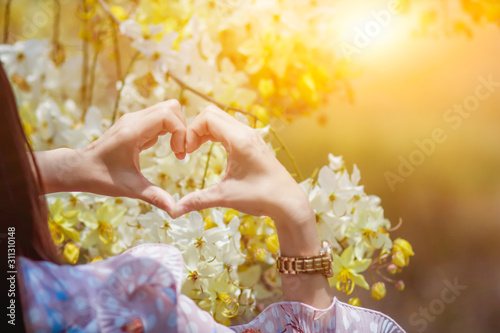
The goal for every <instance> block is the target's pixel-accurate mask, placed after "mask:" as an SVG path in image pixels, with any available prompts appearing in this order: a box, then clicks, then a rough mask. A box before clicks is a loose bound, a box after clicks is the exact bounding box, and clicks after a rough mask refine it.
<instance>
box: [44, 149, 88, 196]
mask: <svg viewBox="0 0 500 333" xmlns="http://www.w3.org/2000/svg"><path fill="white" fill-rule="evenodd" d="M35 158H36V161H37V164H38V167H39V169H40V173H41V177H42V182H43V185H44V188H45V192H46V193H54V192H69V191H81V188H82V186H83V185H84V184H85V182H86V181H85V179H84V175H83V174H82V170H83V171H84V170H85V169H86V167H85V166H84V160H85V158H84V154H83V152H82V151H81V150H73V149H69V148H58V149H53V150H48V151H39V152H36V153H35Z"/></svg>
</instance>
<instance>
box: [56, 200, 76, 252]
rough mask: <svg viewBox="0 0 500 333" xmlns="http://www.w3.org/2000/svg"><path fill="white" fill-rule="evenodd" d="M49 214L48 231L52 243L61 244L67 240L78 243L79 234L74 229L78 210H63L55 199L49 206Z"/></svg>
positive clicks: (60, 203)
mask: <svg viewBox="0 0 500 333" xmlns="http://www.w3.org/2000/svg"><path fill="white" fill-rule="evenodd" d="M49 212H50V213H49V229H50V232H51V234H52V239H53V240H54V243H56V244H61V243H63V242H64V241H66V240H68V239H71V240H73V241H75V242H79V241H80V234H79V232H78V231H77V230H76V229H75V225H76V224H77V223H78V215H79V214H80V211H79V210H65V209H64V206H63V202H62V201H61V199H57V200H56V201H55V202H54V203H53V204H52V205H50V207H49Z"/></svg>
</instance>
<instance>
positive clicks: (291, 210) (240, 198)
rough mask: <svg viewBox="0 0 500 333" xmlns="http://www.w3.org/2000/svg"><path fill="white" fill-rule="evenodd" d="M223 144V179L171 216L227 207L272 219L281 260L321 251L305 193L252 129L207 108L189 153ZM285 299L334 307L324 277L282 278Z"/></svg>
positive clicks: (191, 129) (190, 133)
mask: <svg viewBox="0 0 500 333" xmlns="http://www.w3.org/2000/svg"><path fill="white" fill-rule="evenodd" d="M208 140H210V141H213V142H221V143H222V145H223V146H224V148H226V150H227V155H228V157H227V167H226V174H225V175H224V177H223V179H222V180H221V181H220V182H219V183H218V184H217V185H214V186H212V187H209V188H206V189H203V190H198V191H196V192H191V193H189V194H187V195H186V196H184V197H183V198H181V199H180V200H179V201H178V202H177V204H176V208H175V209H174V217H178V216H181V215H183V214H184V213H187V212H189V211H193V210H201V209H204V208H210V207H229V208H234V209H236V210H238V211H240V212H243V213H247V214H250V215H254V216H260V215H266V216H269V217H270V218H272V219H273V220H274V223H275V225H276V232H277V235H278V240H279V244H280V252H281V254H282V255H284V256H309V255H317V254H319V251H320V249H321V245H320V240H319V236H318V231H317V228H316V219H315V215H314V210H313V209H312V206H311V204H310V202H309V200H308V198H307V196H306V194H305V192H304V191H302V189H301V188H300V187H299V185H298V184H297V183H296V182H295V180H294V179H293V178H292V176H291V175H290V174H289V173H288V171H287V170H286V169H285V168H284V167H283V166H282V165H281V164H280V163H279V162H278V160H277V159H276V158H275V157H274V154H273V153H272V151H271V150H270V149H269V147H268V146H267V145H266V143H265V142H264V140H263V139H262V138H261V137H260V136H259V134H258V133H257V131H256V130H254V129H252V128H250V127H248V126H246V125H244V124H242V123H240V122H239V121H238V120H236V119H235V118H233V117H232V116H230V115H228V114H227V113H226V112H224V111H222V110H221V109H219V108H217V107H215V106H209V107H207V108H206V109H205V110H204V111H203V112H202V113H200V114H199V115H198V116H197V117H196V118H195V119H194V120H193V122H192V123H191V124H190V125H189V126H188V127H187V130H186V149H185V151H186V152H187V153H192V152H193V151H195V150H196V149H198V147H200V145H202V144H203V143H204V142H206V141H208ZM281 282H282V288H283V298H284V300H286V301H299V302H304V303H307V304H310V305H312V306H314V307H317V308H326V307H328V306H330V304H331V303H332V298H331V296H330V294H329V285H328V280H327V279H326V277H325V276H324V275H322V274H319V273H318V274H302V273H300V274H297V275H292V274H282V276H281Z"/></svg>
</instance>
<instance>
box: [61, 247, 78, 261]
mask: <svg viewBox="0 0 500 333" xmlns="http://www.w3.org/2000/svg"><path fill="white" fill-rule="evenodd" d="M63 256H64V259H66V261H67V262H69V263H70V264H72V265H74V264H76V262H77V261H78V257H79V256H80V248H78V246H77V245H76V244H75V243H71V242H70V243H67V244H66V245H65V246H64V251H63Z"/></svg>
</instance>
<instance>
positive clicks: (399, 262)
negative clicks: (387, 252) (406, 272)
mask: <svg viewBox="0 0 500 333" xmlns="http://www.w3.org/2000/svg"><path fill="white" fill-rule="evenodd" d="M392 263H393V264H394V265H396V266H398V267H405V266H406V258H405V255H404V254H403V252H401V251H398V252H395V253H394V254H393V255H392Z"/></svg>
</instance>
